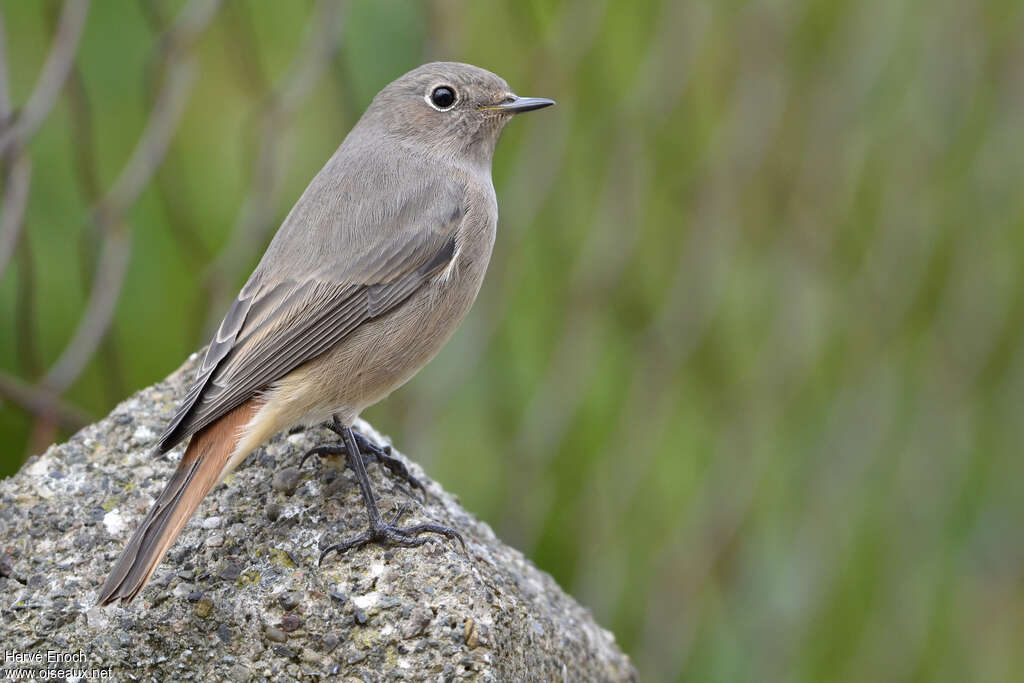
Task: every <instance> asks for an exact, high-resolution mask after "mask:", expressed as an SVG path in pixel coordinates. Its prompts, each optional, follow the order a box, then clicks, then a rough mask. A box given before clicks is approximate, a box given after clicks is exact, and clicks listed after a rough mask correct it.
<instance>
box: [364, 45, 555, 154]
mask: <svg viewBox="0 0 1024 683" xmlns="http://www.w3.org/2000/svg"><path fill="white" fill-rule="evenodd" d="M552 104H554V101H553V100H549V99H545V98H540V97H519V96H518V95H516V94H515V93H513V92H512V89H511V88H509V86H508V83H506V82H505V80H504V79H502V78H500V77H499V76H496V75H495V74H493V73H491V72H490V71H486V70H485V69H481V68H479V67H476V66H472V65H470V64H461V63H458V62H431V63H429V64H424V65H423V66H421V67H418V68H416V69H413V70H412V71H410V72H409V73H407V74H405V75H404V76H401V77H399V78H398V79H396V80H395V81H393V82H391V83H390V84H389V85H387V86H386V87H385V88H384V89H383V90H381V91H380V93H378V94H377V96H376V97H375V98H374V99H373V102H372V103H371V104H370V107H369V108H368V109H367V110H366V114H364V115H363V119H362V120H361V121H360V125H370V126H373V127H374V128H375V129H377V131H379V132H381V133H383V134H384V136H385V138H390V139H395V140H400V141H401V142H402V143H403V144H406V145H409V146H411V147H412V148H414V149H422V150H424V151H425V152H426V153H430V154H441V155H445V156H451V157H452V158H454V159H456V160H466V161H470V162H482V163H486V164H488V165H489V164H490V161H491V158H492V157H493V155H494V146H495V144H496V143H497V141H498V136H499V135H500V134H501V130H502V128H504V126H505V123H507V122H508V120H509V119H511V118H512V116H513V115H515V114H518V113H522V112H527V111H533V110H535V109H541V108H543V107H547V106H550V105H552Z"/></svg>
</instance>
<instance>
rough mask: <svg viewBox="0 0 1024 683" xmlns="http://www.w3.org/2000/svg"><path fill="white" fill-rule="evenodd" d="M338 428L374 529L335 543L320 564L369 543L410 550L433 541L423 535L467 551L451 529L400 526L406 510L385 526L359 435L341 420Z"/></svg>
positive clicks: (431, 526) (328, 548) (458, 536)
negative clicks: (454, 541) (444, 539)
mask: <svg viewBox="0 0 1024 683" xmlns="http://www.w3.org/2000/svg"><path fill="white" fill-rule="evenodd" d="M335 428H337V429H338V431H339V432H340V433H341V438H342V440H343V441H344V442H345V449H346V452H347V455H348V466H349V467H350V468H352V472H353V473H354V474H355V476H356V482H357V483H358V484H359V490H360V492H361V493H362V494H363V503H365V504H366V516H367V517H368V518H369V521H370V528H369V529H367V530H366V531H364V532H363V533H361V534H360V535H358V536H356V537H355V538H351V539H349V540H347V541H342V542H341V543H335V544H334V545H331V546H328V547H327V548H325V549H324V551H323V552H322V553H320V559H319V561H318V564H319V563H320V562H323V560H324V558H325V557H326V556H327V555H328V554H330V553H332V552H339V553H343V552H345V551H346V550H350V549H352V548H358V547H360V546H364V545H366V544H368V543H380V544H382V545H395V546H403V547H407V548H412V547H415V546H419V545H423V544H424V543H426V542H427V541H428V540H430V539H429V538H428V537H425V536H423V535H422V534H438V535H440V536H445V537H447V538H453V539H457V540H458V541H459V543H461V544H462V547H463V549H465V548H466V542H465V541H463V540H462V535H461V534H459V532H458V531H456V530H455V529H452V528H450V527H446V526H442V525H440V524H416V525H414V526H406V527H402V526H398V521H399V519H400V518H401V516H402V514H404V512H405V508H402V510H400V511H399V513H398V514H397V515H396V516H395V518H394V519H393V520H392V521H391V522H385V521H384V519H383V518H382V517H381V514H380V510H379V509H378V508H377V499H376V498H375V497H374V495H373V489H372V488H371V487H370V477H369V476H368V475H367V474H366V466H365V465H364V464H363V459H362V457H361V453H360V446H359V443H358V442H357V440H356V436H355V432H353V431H352V429H351V428H350V427H346V426H344V425H342V424H341V423H340V422H339V421H338V420H335V421H334V426H332V428H331V429H332V431H333V430H334V429H335Z"/></svg>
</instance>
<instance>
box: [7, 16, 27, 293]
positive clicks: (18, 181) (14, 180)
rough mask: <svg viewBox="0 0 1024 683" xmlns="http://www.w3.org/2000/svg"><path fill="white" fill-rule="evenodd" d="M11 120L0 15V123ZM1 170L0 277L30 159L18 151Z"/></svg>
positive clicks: (20, 211)
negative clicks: (2, 181)
mask: <svg viewBox="0 0 1024 683" xmlns="http://www.w3.org/2000/svg"><path fill="white" fill-rule="evenodd" d="M10 119H11V93H10V86H9V84H8V75H7V33H6V31H5V30H4V26H3V16H2V15H0V122H2V123H4V124H6V122H7V121H9V120H10ZM20 151H21V150H20V147H19V148H17V152H18V153H16V154H15V155H14V157H15V158H14V161H13V162H12V163H11V164H10V165H9V166H7V168H6V170H5V173H4V206H3V212H2V213H0V278H2V277H3V274H4V270H5V269H6V268H7V264H8V263H9V262H10V260H11V257H12V256H13V255H14V250H15V248H17V246H18V238H19V237H20V236H21V228H22V225H23V224H24V220H25V205H26V203H27V202H28V188H29V181H30V180H31V178H32V162H31V161H29V159H28V158H27V157H25V156H23V155H22V154H21V153H20Z"/></svg>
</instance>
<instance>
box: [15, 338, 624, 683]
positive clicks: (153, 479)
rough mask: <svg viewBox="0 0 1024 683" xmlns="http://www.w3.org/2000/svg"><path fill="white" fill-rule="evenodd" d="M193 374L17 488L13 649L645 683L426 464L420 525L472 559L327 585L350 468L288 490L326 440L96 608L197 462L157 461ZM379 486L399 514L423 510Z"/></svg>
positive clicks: (298, 676) (351, 523)
mask: <svg viewBox="0 0 1024 683" xmlns="http://www.w3.org/2000/svg"><path fill="white" fill-rule="evenodd" d="M194 362H195V359H194V358H193V359H192V361H191V362H190V363H187V364H186V365H185V366H184V367H183V368H182V369H181V370H179V371H178V372H176V373H175V374H174V375H172V376H171V377H169V378H168V379H167V380H166V381H164V382H161V383H160V384H157V385H156V386H154V387H151V388H149V389H146V390H144V391H142V392H140V393H138V394H136V395H135V396H133V397H132V398H130V399H129V400H127V401H125V402H124V403H122V404H121V405H119V406H118V407H117V408H116V409H115V410H114V412H113V413H111V415H110V416H108V417H107V418H106V419H104V420H102V421H101V422H98V423H96V424H94V425H91V426H89V427H87V428H85V429H83V430H82V431H81V432H79V433H78V434H76V435H75V436H74V437H73V438H72V439H71V440H70V441H68V442H67V443H64V444H61V445H58V446H52V447H51V448H50V449H49V450H48V451H47V452H46V453H45V454H43V455H42V456H40V457H37V458H33V459H31V460H30V461H29V462H27V463H26V464H25V466H24V467H23V468H22V470H21V471H20V472H19V473H18V474H17V475H15V476H13V477H10V478H8V479H6V480H3V481H0V650H13V651H16V652H24V653H35V652H42V653H44V655H45V653H46V651H47V650H57V651H64V652H72V653H75V652H78V651H82V652H84V653H85V656H86V661H85V662H79V663H78V666H82V667H86V668H88V667H96V668H102V669H106V668H108V667H109V668H110V669H111V670H112V677H113V679H114V680H146V681H149V680H160V681H165V680H166V681H170V680H200V681H223V680H231V681H294V680H310V679H313V680H318V679H331V680H333V679H338V680H353V681H379V680H415V681H419V680H432V681H433V680H444V681H448V680H481V681H525V680H553V681H557V680H573V681H577V680H579V681H601V680H606V681H621V680H633V679H635V673H634V671H633V669H632V666H631V665H630V662H629V660H628V659H627V657H626V656H625V655H624V654H623V653H622V652H621V651H620V650H619V649H618V647H617V646H616V644H615V640H614V637H613V636H612V634H610V633H609V632H608V631H605V630H604V629H602V628H601V627H600V626H598V625H597V624H596V623H595V622H594V619H593V617H592V616H591V615H590V614H589V613H588V612H587V611H586V610H585V609H583V608H582V607H580V606H579V605H578V604H577V603H576V602H574V601H573V600H572V599H571V598H570V597H568V596H567V595H566V594H565V593H564V592H562V590H561V589H560V588H559V587H558V586H557V585H556V584H555V582H554V581H553V580H552V579H551V577H550V576H548V575H547V574H545V573H543V572H541V571H538V570H537V569H536V568H535V567H534V566H533V565H532V564H531V563H530V562H528V561H527V560H526V559H524V558H523V556H522V555H521V554H520V553H519V552H517V551H516V550H513V549H512V548H509V547H508V546H506V545H504V544H503V543H501V541H500V540H498V539H497V538H496V537H495V535H494V533H493V532H492V531H491V529H490V528H489V527H488V526H487V525H486V524H484V523H483V522H480V521H479V520H477V519H475V518H473V517H472V516H471V515H470V514H469V513H467V512H466V511H465V510H463V509H462V508H461V507H460V506H459V505H458V504H457V503H456V502H455V500H454V498H453V497H452V496H451V495H449V494H448V493H445V492H444V491H443V490H442V489H441V488H440V486H438V485H437V484H436V483H435V482H433V481H430V480H428V479H427V478H426V476H425V475H424V474H423V471H422V470H421V469H420V467H419V466H417V465H416V464H415V463H412V462H409V461H406V463H407V465H408V467H409V468H410V470H411V471H412V472H413V474H414V475H415V476H417V477H419V478H420V480H421V481H423V482H424V483H425V484H426V486H427V489H428V492H429V495H428V496H427V497H426V501H425V502H412V503H411V507H410V512H409V514H408V515H407V518H406V519H405V520H404V521H405V522H406V523H415V522H418V521H426V520H435V521H438V522H440V523H442V524H448V525H451V526H454V527H456V528H457V529H459V530H460V531H461V533H462V534H463V536H464V537H465V539H466V543H467V546H468V553H466V552H463V551H462V550H461V549H460V548H459V547H458V545H457V544H452V543H450V542H444V543H430V544H427V545H426V546H423V547H420V548H413V549H387V548H380V547H367V548H363V549H360V550H357V551H350V552H349V553H347V554H346V555H343V556H341V557H339V556H337V555H332V556H330V557H329V558H328V559H327V560H326V561H325V562H324V564H323V566H322V567H319V568H318V567H317V557H318V555H319V549H320V547H321V544H323V545H327V544H329V543H332V542H336V541H337V540H339V539H341V538H343V537H346V536H348V535H350V534H353V533H355V532H358V531H361V530H362V528H363V525H364V523H365V516H364V511H363V507H362V503H361V500H360V498H359V495H358V491H357V489H356V487H355V486H354V484H353V483H352V480H351V474H350V473H348V472H345V471H344V470H343V469H342V466H341V465H342V463H341V462H332V461H330V460H321V461H320V463H319V465H313V464H309V465H307V469H306V470H304V471H303V472H301V477H299V478H298V479H297V480H295V481H293V478H294V477H295V475H294V473H292V472H288V473H287V474H286V475H284V476H279V475H280V473H281V472H282V471H285V470H286V468H290V467H296V466H297V465H298V462H299V459H300V458H301V455H302V453H303V452H304V451H305V450H306V449H308V448H311V447H313V446H314V445H317V444H319V443H323V442H324V441H325V440H326V439H330V438H331V435H330V433H329V432H327V431H326V430H323V429H320V428H317V429H311V430H308V431H306V432H300V433H297V434H291V435H279V436H277V437H275V438H274V439H273V440H272V441H271V442H270V443H269V444H268V445H267V446H265V447H263V448H261V449H259V450H258V451H256V453H255V454H254V455H253V456H250V459H249V461H248V462H246V463H245V464H244V465H243V466H242V467H241V468H239V469H238V470H236V472H235V473H234V474H232V475H231V476H229V477H228V479H227V481H226V482H225V484H223V485H221V486H219V487H217V488H216V489H215V490H214V491H213V492H212V493H211V494H210V495H209V496H208V497H207V499H206V500H205V501H204V503H203V505H202V506H201V507H200V509H199V511H198V513H197V514H196V516H195V517H194V518H193V519H192V520H191V521H190V522H189V524H188V526H187V527H186V528H185V530H184V532H183V533H182V535H181V536H180V537H179V538H178V541H177V543H176V544H175V545H174V546H173V547H172V549H171V551H170V552H169V553H168V555H167V557H166V558H165V559H164V561H163V563H162V565H161V566H160V567H159V568H158V569H157V572H156V574H155V575H154V578H153V581H151V582H150V584H149V585H148V586H147V587H146V589H145V590H144V591H143V592H142V593H141V594H140V596H139V597H138V598H136V601H135V602H134V603H132V604H131V605H129V606H128V607H127V608H122V607H119V606H110V607H106V608H100V607H95V606H94V603H95V600H96V593H97V591H98V589H99V587H100V585H101V583H102V582H103V579H104V577H105V575H106V573H107V571H108V570H109V569H110V567H111V566H112V564H113V561H114V559H115V558H116V557H117V555H118V553H119V552H120V550H121V548H122V546H123V545H124V543H125V542H126V541H127V539H128V536H129V535H130V534H131V533H132V531H133V530H134V529H135V526H136V524H138V522H139V521H140V520H141V519H142V517H143V515H145V513H146V511H147V510H148V508H149V506H150V504H151V503H152V501H153V499H154V498H155V497H156V495H157V494H158V493H159V492H160V489H161V487H162V486H163V484H164V482H166V481H167V478H168V476H169V474H170V473H171V471H172V469H173V468H174V466H175V462H176V461H177V460H178V459H179V458H180V457H181V448H180V447H179V448H178V449H175V451H173V452H172V453H170V454H168V455H167V456H160V457H157V456H154V455H153V454H152V449H153V446H154V444H155V442H156V439H157V437H158V435H159V434H160V433H161V431H162V429H163V426H164V425H165V424H166V422H167V420H168V419H169V418H170V416H171V414H172V413H173V411H174V408H175V406H176V404H177V400H178V398H179V397H180V396H181V395H182V394H183V393H184V391H185V387H186V385H187V383H188V381H189V379H190V378H191V376H192V372H191V370H192V364H193V363H194ZM361 428H362V429H363V430H364V433H367V435H369V436H372V437H374V438H377V439H378V440H380V436H379V435H377V434H375V433H373V432H372V430H371V429H370V428H369V426H368V425H365V424H364V425H361ZM399 457H402V456H401V455H399ZM369 470H370V476H371V479H372V481H373V484H374V486H375V487H376V490H377V491H378V493H379V495H380V497H381V506H382V509H383V510H384V511H385V512H386V514H387V513H389V512H393V511H395V510H397V509H398V508H399V507H401V506H402V505H403V504H405V503H408V502H410V498H409V497H408V496H407V495H405V493H403V492H402V491H401V490H400V489H399V488H396V487H395V485H394V482H392V480H391V479H390V478H389V475H388V474H387V473H386V472H383V471H382V469H381V468H380V467H379V466H377V465H371V466H370V468H369ZM275 482H276V485H275ZM204 527H205V528H204ZM211 540H212V541H213V542H211ZM43 666H45V664H44V665H43ZM62 666H69V665H62ZM4 668H11V666H10V665H5V664H4V663H3V662H0V672H2V670H3V669H4Z"/></svg>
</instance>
